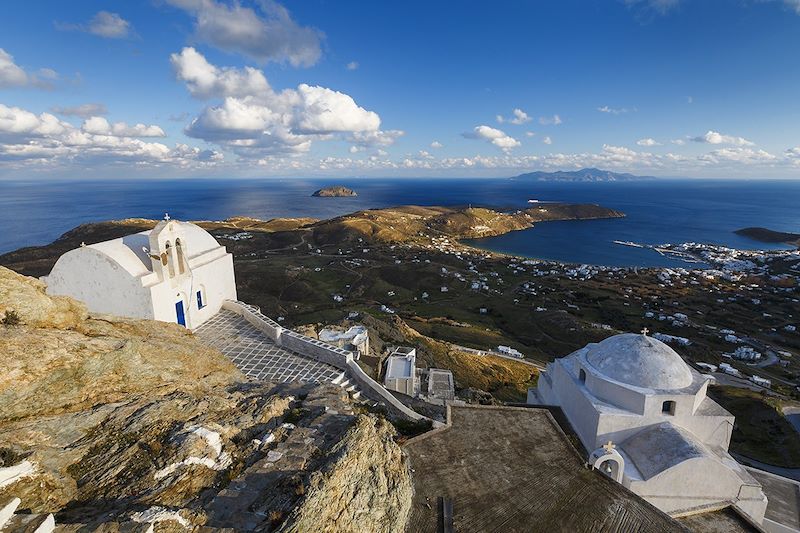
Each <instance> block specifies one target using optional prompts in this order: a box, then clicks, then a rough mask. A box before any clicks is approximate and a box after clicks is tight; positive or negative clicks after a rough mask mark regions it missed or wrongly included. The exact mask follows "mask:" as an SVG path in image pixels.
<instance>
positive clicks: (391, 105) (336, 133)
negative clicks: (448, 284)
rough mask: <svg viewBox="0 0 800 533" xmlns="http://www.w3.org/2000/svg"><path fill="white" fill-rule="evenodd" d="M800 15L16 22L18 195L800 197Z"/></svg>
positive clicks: (58, 7) (510, 11)
mask: <svg viewBox="0 0 800 533" xmlns="http://www.w3.org/2000/svg"><path fill="white" fill-rule="evenodd" d="M799 45H800V0H607V1H600V0H580V1H579V0H553V1H537V2H498V1H494V2H462V3H459V4H457V6H456V5H454V4H451V3H448V2H413V1H407V2H403V3H399V4H398V3H389V2H333V1H325V0H306V1H302V2H300V1H297V2H285V3H275V2H269V1H261V0H257V1H245V0H241V1H240V2H231V1H228V0H153V1H141V2H123V1H120V2H113V1H106V2H100V1H82V2H61V1H30V2H13V3H9V5H7V6H4V17H3V22H2V31H0V177H13V178H22V177H33V178H38V177H100V178H114V177H137V176H142V177H175V176H231V177H239V176H241V177H251V176H296V175H298V176H309V175H314V176H317V175H319V176H327V175H332V176H426V175H431V176H508V175H514V174H516V173H519V172H523V171H528V170H538V169H544V170H555V169H572V168H580V167H584V166H597V167H602V168H608V169H612V170H620V171H631V172H636V173H641V174H652V175H658V176H698V177H704V176H707V177H756V178H757V177H797V176H800V105H798V95H800V69H798V64H797V60H796V58H795V56H796V51H797V50H798V49H799V48H800V46H799Z"/></svg>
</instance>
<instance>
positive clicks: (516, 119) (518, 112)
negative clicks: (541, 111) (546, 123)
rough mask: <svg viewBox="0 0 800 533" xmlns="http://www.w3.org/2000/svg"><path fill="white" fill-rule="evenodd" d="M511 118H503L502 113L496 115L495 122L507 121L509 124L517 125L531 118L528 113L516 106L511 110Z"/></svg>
mask: <svg viewBox="0 0 800 533" xmlns="http://www.w3.org/2000/svg"><path fill="white" fill-rule="evenodd" d="M511 114H512V117H511V118H508V119H507V118H505V117H504V116H503V115H497V117H496V118H497V122H498V123H499V124H502V123H503V122H509V123H511V124H516V125H517V126H519V125H521V124H525V123H526V122H530V121H531V120H533V119H532V118H531V117H529V116H528V114H527V113H526V112H525V111H523V110H522V109H519V108H516V109H514V111H512V112H511Z"/></svg>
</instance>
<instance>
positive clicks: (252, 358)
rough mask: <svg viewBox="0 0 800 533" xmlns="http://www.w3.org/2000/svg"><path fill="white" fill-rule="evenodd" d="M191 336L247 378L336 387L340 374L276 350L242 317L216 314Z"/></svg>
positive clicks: (300, 356) (273, 344)
mask: <svg viewBox="0 0 800 533" xmlns="http://www.w3.org/2000/svg"><path fill="white" fill-rule="evenodd" d="M195 334H196V335H197V336H198V337H199V338H200V340H202V341H203V342H205V343H206V344H208V345H209V346H211V347H213V348H217V349H218V350H219V351H221V352H222V353H224V354H225V355H227V356H228V357H230V359H231V360H232V361H233V363H234V364H235V365H236V366H237V367H238V368H239V370H241V371H242V372H243V373H244V374H245V375H246V376H247V377H250V378H253V379H258V380H264V381H276V382H287V381H303V382H312V383H328V382H333V383H339V382H340V381H342V380H344V373H343V372H342V371H341V370H339V369H338V368H336V367H333V366H331V365H329V364H326V363H321V362H319V361H316V360H314V359H311V358H308V357H305V356H303V355H300V354H298V353H296V352H292V351H289V350H285V349H283V348H281V347H279V346H277V345H276V344H275V343H274V342H273V341H272V339H270V338H269V337H268V336H267V335H265V334H264V333H262V332H261V331H259V330H258V329H256V328H255V327H253V325H252V324H250V323H249V322H247V321H246V320H245V319H244V318H243V317H242V316H240V315H238V314H236V313H234V312H233V311H228V310H226V309H222V310H220V312H219V313H217V314H216V315H215V316H214V317H213V318H211V319H209V320H208V321H206V322H205V323H204V324H203V325H202V326H200V327H199V328H198V329H197V330H196V331H195Z"/></svg>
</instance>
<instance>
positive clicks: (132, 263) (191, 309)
mask: <svg viewBox="0 0 800 533" xmlns="http://www.w3.org/2000/svg"><path fill="white" fill-rule="evenodd" d="M42 280H43V281H44V282H45V283H46V284H47V293H48V294H51V295H59V296H71V297H72V298H75V299H77V300H80V301H82V302H84V303H85V304H86V306H87V307H88V308H89V310H90V311H92V312H94V313H109V314H114V315H119V316H126V317H131V318H145V319H154V320H161V321H164V322H174V323H178V324H180V325H182V326H185V327H187V328H191V329H194V328H197V327H198V326H200V325H201V324H202V323H203V322H205V321H206V320H208V319H209V318H211V317H213V316H214V315H215V314H217V312H218V311H219V310H220V308H221V307H222V303H223V302H224V301H225V300H236V282H235V278H234V274H233V256H232V255H231V254H230V253H228V252H227V250H226V249H225V247H224V246H220V244H219V243H218V242H217V241H216V239H214V237H212V236H211V234H209V233H208V232H207V231H205V230H204V229H202V228H200V227H199V226H196V225H195V224H191V223H189V222H181V221H178V220H171V219H170V218H169V215H167V216H165V217H164V220H162V221H160V222H159V223H158V224H157V225H156V226H155V228H153V229H152V230H149V231H142V232H140V233H134V234H133V235H126V236H125V237H120V238H118V239H112V240H109V241H104V242H99V243H97V244H90V245H82V246H81V247H80V248H76V249H74V250H71V251H69V252H67V253H65V254H64V255H62V256H61V257H60V258H59V259H58V261H57V262H56V264H55V265H54V266H53V270H52V271H51V272H50V275H48V276H45V277H43V278H42Z"/></svg>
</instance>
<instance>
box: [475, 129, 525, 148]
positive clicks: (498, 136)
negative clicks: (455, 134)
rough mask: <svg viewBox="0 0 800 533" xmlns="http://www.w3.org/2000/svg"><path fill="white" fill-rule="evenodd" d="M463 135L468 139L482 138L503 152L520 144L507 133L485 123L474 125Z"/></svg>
mask: <svg viewBox="0 0 800 533" xmlns="http://www.w3.org/2000/svg"><path fill="white" fill-rule="evenodd" d="M464 137H467V138H470V139H483V140H485V141H488V142H490V143H491V144H493V145H495V146H497V147H498V148H500V149H501V150H503V151H504V152H509V151H510V150H511V149H512V148H516V147H517V146H519V145H520V144H521V143H520V142H519V141H518V140H516V139H515V138H513V137H511V136H509V135H507V134H506V133H505V132H504V131H502V130H498V129H497V128H492V127H491V126H485V125H481V126H475V128H474V129H473V130H472V131H471V132H469V133H465V134H464Z"/></svg>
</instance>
